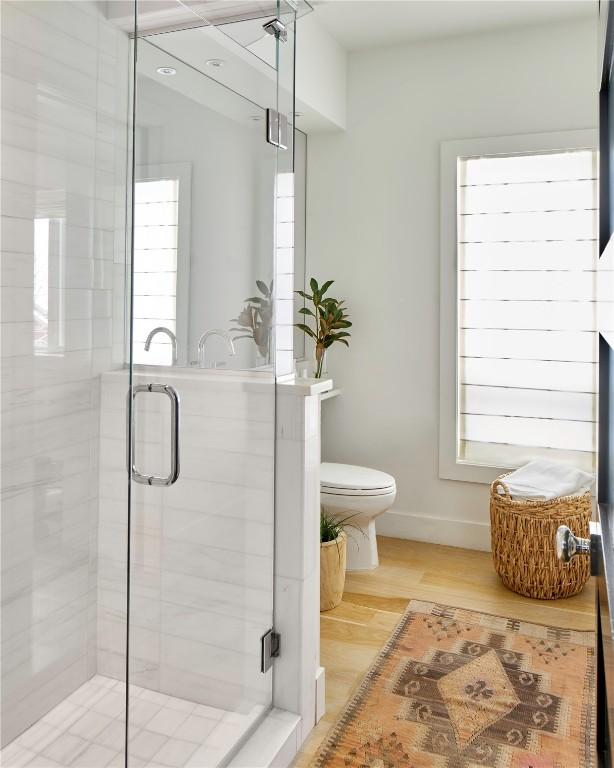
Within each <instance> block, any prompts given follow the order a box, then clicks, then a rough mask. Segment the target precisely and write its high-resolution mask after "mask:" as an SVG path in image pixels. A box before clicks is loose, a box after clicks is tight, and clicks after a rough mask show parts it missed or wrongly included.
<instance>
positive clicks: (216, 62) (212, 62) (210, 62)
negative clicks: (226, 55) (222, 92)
mask: <svg viewBox="0 0 614 768" xmlns="http://www.w3.org/2000/svg"><path fill="white" fill-rule="evenodd" d="M225 63H226V62H225V61H224V59H207V61H206V62H205V64H206V65H207V66H208V67H215V68H216V69H219V68H220V67H223V66H224V64H225Z"/></svg>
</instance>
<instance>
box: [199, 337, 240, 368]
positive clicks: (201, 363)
mask: <svg viewBox="0 0 614 768" xmlns="http://www.w3.org/2000/svg"><path fill="white" fill-rule="evenodd" d="M211 336H220V337H221V338H222V339H225V340H226V344H227V345H228V352H229V353H230V355H233V356H234V355H235V354H236V352H235V345H234V341H233V340H232V338H231V336H230V334H229V333H228V331H223V330H220V329H219V328H211V329H210V330H209V331H205V332H204V333H203V335H202V336H201V337H200V339H199V341H198V365H199V367H200V368H203V367H204V365H205V344H206V343H207V340H208V339H209V338H211Z"/></svg>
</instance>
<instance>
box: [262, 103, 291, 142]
mask: <svg viewBox="0 0 614 768" xmlns="http://www.w3.org/2000/svg"><path fill="white" fill-rule="evenodd" d="M266 140H267V141H268V143H269V144H272V145H273V146H274V147H279V148H280V149H288V118H287V117H286V115H282V114H281V112H278V111H277V110H276V109H271V108H269V109H267V111H266Z"/></svg>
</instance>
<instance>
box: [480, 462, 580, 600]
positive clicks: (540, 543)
mask: <svg viewBox="0 0 614 768" xmlns="http://www.w3.org/2000/svg"><path fill="white" fill-rule="evenodd" d="M508 474H509V473H508ZM505 477H507V474H506V475H501V477H499V478H497V479H496V480H495V482H494V483H493V484H492V486H491V488H490V531H491V534H490V535H491V545H492V556H493V561H494V565H495V570H496V571H497V573H498V574H499V576H500V577H501V580H502V581H503V583H504V584H505V586H506V587H508V589H511V590H513V591H514V592H518V594H520V595H524V596H525V597H537V598H540V599H541V600H556V599H557V598H559V597H570V596H571V595H575V594H576V593H577V592H579V591H580V590H581V589H582V587H583V586H584V585H585V584H586V582H587V580H588V577H589V576H590V562H589V558H588V557H574V558H573V560H572V561H571V562H569V563H561V562H560V561H559V560H558V558H557V556H556V545H555V536H556V530H557V528H558V527H559V525H567V526H569V528H571V530H572V531H573V533H574V534H575V535H576V536H582V537H584V538H588V536H589V523H590V520H591V512H592V503H591V494H590V493H589V492H587V493H583V494H581V495H577V496H561V497H559V498H557V499H550V500H549V501H526V500H522V501H514V500H513V499H512V497H511V496H510V492H509V489H508V487H507V486H506V484H505V483H504V482H503V480H504V478H505ZM499 488H500V489H501V490H502V491H503V494H501V493H499V492H498V489H499Z"/></svg>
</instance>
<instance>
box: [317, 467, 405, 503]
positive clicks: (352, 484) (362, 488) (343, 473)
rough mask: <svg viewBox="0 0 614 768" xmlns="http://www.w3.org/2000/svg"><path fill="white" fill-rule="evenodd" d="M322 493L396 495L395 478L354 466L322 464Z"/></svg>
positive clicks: (384, 473) (338, 494)
mask: <svg viewBox="0 0 614 768" xmlns="http://www.w3.org/2000/svg"><path fill="white" fill-rule="evenodd" d="M320 488H321V491H322V493H326V494H330V495H333V496H387V495H389V494H391V493H395V491H396V484H395V480H394V477H392V475H389V474H387V473H386V472H380V471H379V470H378V469H371V468H370V467H358V466H355V465H354V464H333V463H327V462H324V463H322V465H321V467H320Z"/></svg>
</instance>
